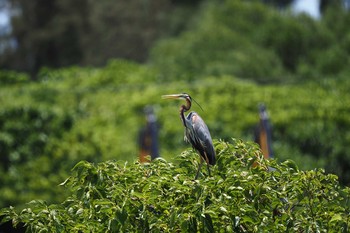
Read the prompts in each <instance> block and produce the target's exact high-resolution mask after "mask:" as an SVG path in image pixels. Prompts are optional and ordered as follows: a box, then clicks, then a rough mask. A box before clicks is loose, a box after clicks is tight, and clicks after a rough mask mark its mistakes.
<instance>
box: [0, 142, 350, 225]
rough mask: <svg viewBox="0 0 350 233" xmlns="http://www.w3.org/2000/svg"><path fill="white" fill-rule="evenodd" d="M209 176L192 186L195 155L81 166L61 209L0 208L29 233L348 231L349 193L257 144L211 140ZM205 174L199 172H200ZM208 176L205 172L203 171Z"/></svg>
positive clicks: (332, 179)
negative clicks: (270, 156) (271, 156)
mask: <svg viewBox="0 0 350 233" xmlns="http://www.w3.org/2000/svg"><path fill="white" fill-rule="evenodd" d="M215 147H216V152H217V164H216V165H215V166H213V167H211V170H212V176H210V177H209V176H207V174H205V173H203V175H202V176H201V177H200V178H199V179H198V180H193V177H194V176H195V172H196V167H197V166H198V161H199V158H198V155H197V154H196V153H194V152H193V151H192V150H186V151H184V152H182V153H181V154H180V155H179V156H177V159H176V160H177V162H176V163H169V162H166V161H165V160H164V159H158V160H155V161H154V162H152V163H146V164H139V163H138V162H136V163H125V162H113V161H107V162H103V163H98V164H92V163H88V162H85V161H81V162H79V163H78V164H77V165H76V166H75V167H74V169H73V173H72V176H70V177H69V178H68V179H66V181H65V182H63V183H62V184H61V185H64V186H65V187H66V189H67V190H68V191H69V192H71V193H72V195H70V196H69V197H68V198H67V199H66V200H65V201H64V202H62V203H61V204H51V205H49V204H47V203H46V202H44V201H32V202H30V203H28V204H27V206H26V207H25V208H24V209H22V210H15V209H14V208H12V207H10V208H5V209H2V210H1V212H0V215H1V216H2V217H3V221H12V222H13V223H14V225H17V224H19V223H22V224H24V225H25V226H26V227H27V230H28V231H29V232H62V231H65V232H106V231H108V232H120V231H123V232H125V231H132V232H150V231H152V232H179V231H181V232H216V231H219V230H220V231H221V230H222V231H228V232H262V231H264V232H285V231H293V232H301V231H308V232H347V231H348V230H349V221H350V219H349V215H348V212H349V211H350V205H349V197H350V196H349V195H350V189H349V188H341V187H340V186H339V183H338V181H337V177H336V176H335V175H326V174H325V173H324V171H323V170H322V169H317V170H312V171H300V170H299V169H298V167H297V166H296V165H295V164H294V163H293V162H291V161H286V162H284V163H282V164H279V163H277V162H276V161H275V160H264V159H263V156H262V154H261V153H260V150H259V149H258V148H257V146H256V145H255V144H249V143H244V142H242V141H239V140H233V142H232V143H226V142H221V141H217V142H216V143H215ZM203 168H204V167H203ZM202 171H206V169H202Z"/></svg>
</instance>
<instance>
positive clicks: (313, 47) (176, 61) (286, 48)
mask: <svg viewBox="0 0 350 233" xmlns="http://www.w3.org/2000/svg"><path fill="white" fill-rule="evenodd" d="M6 2H7V3H8V4H9V5H8V6H10V9H12V11H11V12H12V14H11V15H12V18H11V33H9V34H1V38H0V39H1V42H2V44H3V46H1V56H0V65H1V70H0V103H1V105H0V156H1V166H0V207H4V206H9V205H22V204H24V203H26V202H28V201H30V200H32V199H44V200H46V201H48V202H49V203H52V202H59V201H62V200H63V199H64V198H65V197H66V196H67V193H65V190H64V189H63V188H62V187H60V186H58V184H59V183H61V182H62V181H64V180H65V179H66V178H67V177H68V176H69V174H70V170H71V168H72V167H73V166H74V165H75V164H76V163H77V162H78V161H81V160H87V161H91V162H99V161H105V160H125V161H134V160H136V159H138V153H139V152H138V149H139V148H138V144H137V138H138V133H139V130H140V128H141V127H143V126H144V124H145V117H144V112H143V109H144V107H145V106H147V105H152V106H153V107H154V109H155V114H156V116H157V118H158V124H159V126H160V129H159V145H160V154H161V156H162V157H164V158H165V159H167V160H169V161H171V160H172V158H173V157H174V156H175V155H177V154H179V153H181V151H183V150H184V149H185V148H188V147H190V145H188V144H185V143H184V142H183V126H182V124H181V121H180V119H179V116H178V108H179V106H180V104H181V103H180V102H176V101H166V100H162V99H161V98H160V97H161V95H163V94H171V93H182V92H187V93H190V94H191V96H193V97H194V98H195V99H196V101H197V102H199V103H200V105H201V106H202V107H203V109H204V111H202V110H200V109H199V107H197V106H195V105H194V106H193V110H194V111H197V112H198V113H199V114H200V115H201V116H202V117H203V119H204V120H205V121H206V123H207V125H208V126H209V129H210V131H211V134H212V137H213V138H214V139H224V140H229V139H230V138H232V137H233V138H241V139H244V140H250V141H251V140H253V135H254V128H255V126H256V124H257V123H258V121H259V115H258V108H257V106H258V104H259V103H265V104H266V106H267V110H268V112H269V115H270V118H271V123H272V126H273V149H274V154H275V157H276V158H277V159H278V160H279V161H284V160H285V159H292V160H294V161H296V163H297V164H298V165H299V167H300V168H301V169H312V168H315V167H323V168H325V169H326V171H327V172H330V173H335V174H337V175H338V176H339V179H340V181H341V182H342V183H343V184H344V185H347V184H349V183H350V148H349V144H350V94H349V90H350V81H349V77H348V76H349V75H350V56H349V55H350V27H349V25H350V14H349V11H348V10H347V9H346V8H345V7H344V5H343V3H342V1H321V2H322V4H321V5H320V6H321V17H320V18H319V19H314V18H312V17H310V16H308V15H306V14H294V13H293V12H292V10H291V9H290V5H288V4H289V3H290V2H291V1H253V0H251V1H248V0H246V1H238V0H225V1H223V0H212V1H209V0H202V1H199V0H198V1H170V0H166V1H165V0H154V1H146V0H144V1H137V0H130V1H119V2H116V1H110V0H103V1H94V2H92V1H84V0H77V1H69V0H60V1H58V0H55V1H43V0H33V1H26V0H8V1H6ZM282 2H283V4H282ZM284 4H285V5H284Z"/></svg>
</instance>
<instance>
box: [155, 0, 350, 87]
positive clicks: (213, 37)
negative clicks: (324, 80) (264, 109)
mask: <svg viewBox="0 0 350 233" xmlns="http://www.w3.org/2000/svg"><path fill="white" fill-rule="evenodd" d="M349 15H350V14H349V11H346V10H345V9H342V8H334V7H330V8H329V9H328V8H327V10H326V11H325V12H324V14H323V17H322V19H320V20H318V21H317V20H314V19H312V18H310V17H309V16H307V15H294V14H292V13H291V12H288V10H284V11H282V10H281V11H277V10H276V9H275V8H269V7H267V6H266V5H265V4H263V3H262V2H261V1H236V0H227V1H223V2H220V4H219V3H218V2H216V1H212V2H207V3H206V4H203V5H202V8H201V10H200V11H199V13H198V15H197V20H196V21H195V23H194V24H192V25H191V27H190V28H189V29H188V30H186V31H184V32H183V33H182V34H180V36H179V37H176V38H169V39H165V40H162V41H160V42H158V43H157V44H156V46H155V47H154V48H152V51H151V63H152V64H153V65H154V66H155V67H158V68H159V70H160V71H161V74H162V77H163V78H164V79H174V78H175V77H181V78H183V79H188V80H190V79H192V78H193V77H202V76H207V75H235V76H238V77H241V78H245V79H250V80H254V81H257V82H259V83H270V82H279V83H286V82H291V81H294V82H300V81H303V80H305V79H308V80H310V79H315V80H317V79H318V78H319V77H320V76H332V77H334V76H337V75H341V74H348V73H349V67H350V66H349V59H348V57H349V43H348V37H349V36H348V34H349V28H348V27H346V26H345V25H347V22H348V18H349ZM337 22H339V24H338V23H337ZM335 25H337V26H335Z"/></svg>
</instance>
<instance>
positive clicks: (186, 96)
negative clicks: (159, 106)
mask: <svg viewBox="0 0 350 233" xmlns="http://www.w3.org/2000/svg"><path fill="white" fill-rule="evenodd" d="M162 99H183V100H186V102H187V103H188V105H189V107H190V106H191V104H192V100H193V101H194V102H195V103H196V104H197V105H198V106H199V107H200V109H202V111H204V110H203V108H202V107H201V106H200V105H199V103H197V101H196V100H195V99H192V97H191V96H190V95H189V94H187V93H181V94H171V95H162Z"/></svg>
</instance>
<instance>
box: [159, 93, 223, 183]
mask: <svg viewBox="0 0 350 233" xmlns="http://www.w3.org/2000/svg"><path fill="white" fill-rule="evenodd" d="M162 98H163V99H183V100H185V101H186V105H181V107H180V118H181V120H182V123H183V125H184V126H185V141H187V142H190V143H191V145H192V147H193V148H194V149H195V150H196V151H197V152H198V153H199V154H200V156H201V162H200V165H199V167H198V171H197V174H196V176H195V179H197V178H198V174H199V171H200V169H201V167H202V164H203V160H204V161H205V162H206V163H207V168H208V173H209V175H210V168H209V165H214V164H215V162H216V161H215V150H214V146H213V142H212V139H211V136H210V132H209V129H208V127H207V125H206V124H205V123H204V121H203V119H202V118H201V117H200V116H199V115H198V114H197V113H196V112H190V113H189V114H188V115H187V116H186V117H185V114H184V113H185V112H187V111H189V110H190V108H191V104H192V100H193V99H192V98H191V96H190V95H188V94H186V93H182V94H172V95H163V96H162ZM195 102H196V101H195ZM196 103H197V102H196ZM197 104H198V103H197ZM198 106H199V107H200V105H199V104H198Z"/></svg>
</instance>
